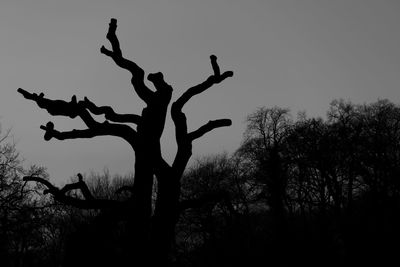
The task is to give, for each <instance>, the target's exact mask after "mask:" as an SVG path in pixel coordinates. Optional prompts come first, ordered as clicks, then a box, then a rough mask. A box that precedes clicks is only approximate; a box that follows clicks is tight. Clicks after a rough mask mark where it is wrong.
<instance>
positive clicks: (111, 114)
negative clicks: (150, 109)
mask: <svg viewBox="0 0 400 267" xmlns="http://www.w3.org/2000/svg"><path fill="white" fill-rule="evenodd" d="M83 104H84V105H85V107H86V108H87V109H88V110H89V111H90V112H91V113H93V114H95V115H104V116H105V118H106V119H107V120H110V121H113V122H121V123H135V124H138V123H139V122H140V116H139V115H136V114H118V113H116V112H115V111H114V110H113V109H112V108H111V107H110V106H101V107H98V106H96V104H94V103H93V102H92V101H90V100H89V99H88V98H87V97H85V98H84V101H83Z"/></svg>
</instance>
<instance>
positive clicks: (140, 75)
mask: <svg viewBox="0 0 400 267" xmlns="http://www.w3.org/2000/svg"><path fill="white" fill-rule="evenodd" d="M116 30H117V20H116V19H111V21H110V24H109V28H108V33H107V36H106V37H107V39H108V40H109V41H110V43H111V47H112V50H108V49H107V48H105V47H104V46H102V47H101V49H100V52H101V53H102V54H104V55H106V56H109V57H111V58H112V59H113V60H114V62H115V63H116V64H117V65H118V66H119V67H121V68H123V69H126V70H127V71H129V72H130V73H131V74H132V80H131V81H132V85H133V87H134V89H135V91H136V93H137V94H138V96H139V97H140V98H141V99H142V100H143V101H144V102H145V103H146V104H149V103H150V101H151V100H152V98H153V94H154V92H152V91H151V90H150V89H149V88H148V87H147V86H146V84H145V83H144V70H143V69H142V68H140V67H139V66H138V65H137V64H136V63H134V62H132V61H130V60H128V59H126V58H124V57H123V56H122V52H121V48H120V45H119V40H118V37H117V35H116V33H115V32H116Z"/></svg>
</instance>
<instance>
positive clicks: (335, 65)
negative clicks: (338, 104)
mask: <svg viewBox="0 0 400 267" xmlns="http://www.w3.org/2000/svg"><path fill="white" fill-rule="evenodd" d="M399 14H400V1H397V0H335V1H333V0H264V1H262V0H259V1H256V0H242V1H239V0H202V1H195V0H191V1H188V0H186V1H184V0H158V1H156V0H140V1H139V0H137V1H128V0H126V1H116V0H113V1H111V0H109V1H105V0H87V1H84V0H68V1H55V0H47V1H45V0H26V1H22V0H1V2H0V42H1V45H0V59H1V62H0V88H1V95H0V116H1V118H0V123H1V124H2V127H3V128H10V127H11V128H12V131H13V134H14V137H15V140H16V141H17V148H18V150H19V151H20V152H21V154H22V155H23V156H24V158H25V159H26V164H31V163H32V164H39V165H43V166H46V167H47V168H48V171H49V173H50V175H51V179H52V181H55V182H59V181H63V180H64V181H65V180H67V179H68V177H70V176H72V175H75V174H76V173H77V172H82V173H84V172H86V173H88V172H90V171H98V172H100V171H102V169H103V168H104V167H108V168H109V169H110V170H111V172H112V173H120V174H125V173H128V172H130V171H132V166H133V165H132V163H133V161H134V155H133V152H132V151H131V149H130V148H129V147H127V146H126V144H125V143H124V141H122V140H119V139H117V138H113V137H98V138H95V139H85V140H69V141H57V140H51V141H49V142H46V141H44V139H43V131H42V130H40V129H39V126H40V125H41V124H45V123H46V122H47V121H49V120H51V121H53V122H54V123H55V126H56V128H57V129H59V130H71V129H73V128H82V127H84V126H83V124H82V122H80V121H79V120H78V119H76V120H71V119H68V118H61V117H51V116H49V115H48V114H47V113H46V111H44V110H41V109H40V108H38V107H37V106H36V104H35V103H34V102H31V101H28V100H25V99H24V98H23V97H22V96H21V95H19V94H18V93H17V91H16V90H17V88H18V87H22V88H24V89H27V90H29V91H33V92H37V93H39V92H43V93H45V95H46V96H47V97H49V98H53V99H57V98H58V99H64V100H69V99H70V97H71V96H72V95H74V94H76V95H77V96H78V98H83V97H84V96H87V97H89V98H90V99H91V100H92V101H94V102H95V103H97V104H99V105H111V106H113V107H114V108H115V110H116V111H118V112H124V113H125V112H126V113H140V111H141V108H143V105H142V103H141V102H140V100H139V99H138V97H137V96H136V95H135V94H134V92H133V90H132V87H131V85H130V74H129V73H128V72H126V71H125V70H122V69H119V68H118V67H117V66H116V65H115V64H114V63H113V62H112V61H111V60H110V59H109V58H107V57H106V56H104V55H102V54H100V52H99V48H100V47H101V45H107V46H108V42H107V40H106V39H105V35H106V32H107V29H108V23H109V20H110V18H112V17H115V18H117V19H118V30H117V34H118V36H119V38H120V41H121V46H122V50H123V53H124V55H125V56H126V57H128V58H130V59H132V60H134V61H136V62H137V63H138V64H139V65H140V66H142V67H143V68H144V69H145V70H146V72H156V71H162V72H163V73H164V76H165V78H166V81H167V82H168V83H170V84H171V85H173V87H174V99H176V97H177V96H179V95H180V94H181V93H182V92H184V90H185V89H187V88H188V87H189V86H192V85H195V84H197V83H199V82H201V81H203V80H204V79H205V78H207V77H208V75H209V74H211V71H212V69H211V67H210V63H209V55H210V54H216V55H217V56H218V59H219V63H220V66H221V68H222V69H223V70H233V71H234V72H235V75H234V77H233V78H229V79H227V80H225V81H224V82H223V83H222V84H220V85H218V86H214V87H212V88H211V89H210V90H208V91H206V92H205V93H203V94H202V95H200V96H197V97H195V98H194V99H193V100H192V101H191V102H189V103H188V105H187V106H186V108H185V112H186V113H187V117H188V122H189V127H190V128H191V129H193V128H197V127H199V126H201V125H202V124H203V123H205V122H207V121H208V120H210V119H217V118H231V119H232V121H233V125H232V126H231V127H228V128H220V129H217V130H215V131H214V132H212V133H209V134H207V135H206V136H204V137H203V138H202V139H201V140H199V141H197V142H196V143H195V144H194V155H195V156H196V155H202V154H208V153H218V152H222V151H224V150H226V151H228V152H232V151H234V150H235V149H236V148H237V147H238V146H239V145H240V142H241V139H242V134H243V130H244V128H245V124H244V119H245V117H246V115H247V114H249V113H250V112H252V111H254V110H255V109H256V108H257V107H260V106H267V107H272V106H275V105H277V106H281V107H288V108H290V109H291V110H292V113H293V114H294V115H295V114H296V113H297V112H298V111H299V110H306V111H307V113H308V114H309V115H310V116H325V112H326V110H327V108H328V106H329V103H330V102H331V101H332V100H333V99H336V98H344V99H350V100H352V101H353V102H356V103H363V102H371V101H376V100H377V99H378V98H388V99H390V100H391V101H393V102H395V103H399V102H400V53H399V48H400V31H399V25H400V16H399ZM172 126H173V125H172V124H171V122H168V124H167V127H166V131H165V134H164V137H163V151H164V154H165V157H166V158H167V160H168V161H171V159H172V156H173V155H174V153H175V149H176V146H175V142H174V136H173V134H174V132H173V127H172Z"/></svg>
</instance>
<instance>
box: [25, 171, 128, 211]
mask: <svg viewBox="0 0 400 267" xmlns="http://www.w3.org/2000/svg"><path fill="white" fill-rule="evenodd" d="M80 179H81V178H80ZM23 180H24V181H27V182H37V183H41V184H43V185H45V186H46V187H47V189H46V190H45V191H44V192H43V193H44V194H48V193H50V194H52V195H53V196H54V199H55V200H56V201H58V202H61V203H63V204H66V205H71V206H74V207H76V208H81V209H104V208H115V207H117V206H118V205H120V204H121V203H119V202H118V201H115V200H108V199H94V198H93V197H92V196H91V194H90V192H89V194H90V196H89V195H88V192H85V191H86V189H87V186H86V184H85V183H84V182H83V181H81V180H80V181H78V182H77V183H74V184H70V185H66V186H64V187H63V188H62V189H61V190H60V189H59V188H57V187H55V186H54V185H52V184H51V183H50V182H49V181H47V180H46V179H43V178H41V177H36V176H25V177H24V178H23ZM73 189H81V191H82V194H83V196H84V197H85V198H86V197H88V198H86V199H79V198H75V197H71V196H68V195H65V193H67V192H68V191H70V190H73ZM87 190H89V189H87Z"/></svg>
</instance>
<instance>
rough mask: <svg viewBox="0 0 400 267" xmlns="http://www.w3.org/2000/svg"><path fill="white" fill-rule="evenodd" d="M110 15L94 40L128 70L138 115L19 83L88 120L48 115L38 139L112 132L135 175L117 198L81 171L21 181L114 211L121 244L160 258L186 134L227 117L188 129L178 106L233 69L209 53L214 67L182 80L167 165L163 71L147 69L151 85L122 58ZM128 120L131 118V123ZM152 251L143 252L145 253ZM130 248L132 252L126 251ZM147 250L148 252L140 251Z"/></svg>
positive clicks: (224, 122) (190, 137) (174, 211)
mask: <svg viewBox="0 0 400 267" xmlns="http://www.w3.org/2000/svg"><path fill="white" fill-rule="evenodd" d="M116 28H117V20H116V19H111V22H110V24H109V28H108V33H107V39H108V40H109V42H110V43H111V49H107V48H105V47H104V46H102V47H101V53H102V54H104V55H106V56H108V57H110V58H111V59H112V60H113V61H114V62H115V63H116V64H117V66H119V67H120V68H122V69H125V70H127V71H129V72H130V73H131V74H132V79H131V83H132V85H133V88H134V90H135V92H136V94H137V95H138V96H139V98H140V99H141V100H143V102H144V103H145V104H146V107H145V108H143V110H142V113H141V115H137V114H119V113H117V112H115V111H114V109H113V108H111V107H109V106H97V105H96V104H95V103H93V102H92V101H90V100H89V99H88V98H86V97H85V98H84V99H83V100H80V101H78V100H77V98H76V96H73V97H72V99H71V101H69V102H67V101H64V100H51V99H48V98H45V97H44V94H43V93H40V94H39V95H38V94H36V93H30V92H28V91H25V90H24V89H21V88H20V89H18V92H19V93H21V94H22V95H23V96H24V97H25V98H26V99H29V100H32V101H34V102H36V104H37V105H38V106H39V107H40V108H42V109H45V110H47V112H48V113H49V114H51V115H53V116H66V117H70V118H76V117H79V118H80V119H81V120H82V121H83V122H84V123H85V125H86V126H87V128H86V129H79V130H76V129H74V130H71V131H58V130H56V129H55V127H54V124H53V123H52V122H48V123H47V124H46V125H43V126H41V127H40V128H41V129H43V130H44V131H45V134H44V139H45V140H50V139H52V138H55V139H58V140H66V139H77V138H93V137H96V136H105V135H108V136H116V137H120V138H122V139H124V140H125V141H126V142H127V143H128V144H129V145H130V146H131V147H132V149H133V150H134V151H135V164H134V169H135V176H134V183H133V186H131V187H124V188H121V190H128V191H129V192H130V193H131V197H130V198H129V199H128V200H127V201H124V202H121V201H117V200H110V199H97V198H95V197H94V196H93V195H92V193H91V192H90V190H89V189H88V186H87V185H86V183H85V182H84V180H83V179H82V178H80V179H79V180H78V182H76V183H71V184H67V185H65V186H64V187H63V188H61V189H60V188H57V187H55V186H53V185H52V184H51V183H49V182H48V181H47V180H45V179H42V178H41V177H36V176H35V177H33V176H30V177H25V181H35V182H38V183H42V184H44V185H45V186H46V187H47V188H48V189H47V191H46V192H48V193H50V194H52V195H53V196H54V198H55V200H57V201H60V202H62V203H65V204H68V205H72V206H75V207H78V208H83V209H102V210H108V211H110V210H111V211H112V214H113V217H114V218H121V219H124V220H126V221H127V225H128V227H127V233H126V235H125V236H126V237H127V238H126V239H127V242H126V244H129V245H128V246H129V249H127V250H126V251H125V253H126V257H129V259H130V261H131V262H133V261H135V262H136V261H139V260H147V262H149V261H151V260H152V261H154V262H158V263H161V262H165V261H166V259H167V257H168V253H169V249H170V244H171V242H172V240H173V238H174V228H175V225H176V222H177V219H178V216H179V208H178V207H179V196H180V179H181V177H182V174H183V172H184V170H185V167H186V165H187V163H188V161H189V159H190V157H191V154H192V142H193V141H194V140H196V139H198V138H200V137H201V136H203V135H204V134H206V133H208V132H210V131H212V130H214V129H216V128H219V127H223V126H229V125H231V120H229V119H218V120H213V121H209V122H208V123H206V124H204V125H203V126H201V127H200V128H198V129H197V130H194V131H189V130H188V127H187V122H186V115H185V113H184V112H183V111H182V109H183V107H184V105H185V104H186V103H187V102H188V101H189V100H190V99H191V98H192V97H193V96H195V95H197V94H200V93H202V92H204V91H205V90H207V89H209V88H210V87H211V86H213V85H215V84H219V83H220V82H222V81H224V80H225V79H226V78H228V77H231V76H232V75H233V72H232V71H226V72H221V71H220V68H219V65H218V63H217V58H216V56H214V55H212V56H211V57H210V59H211V65H212V69H213V74H211V75H210V76H209V77H208V78H207V79H206V80H205V81H204V82H202V83H200V84H198V85H195V86H193V87H191V88H189V89H188V90H187V91H186V92H184V93H183V94H182V95H181V96H180V97H179V98H178V99H177V100H176V101H175V102H174V103H173V104H172V107H171V117H172V120H173V122H174V124H175V136H176V142H177V146H178V149H177V153H176V156H175V159H174V161H173V163H172V165H170V164H168V163H167V162H166V161H165V160H164V159H163V157H162V155H161V148H160V137H161V135H162V133H163V129H164V124H165V119H166V114H167V110H168V105H169V103H170V101H171V97H172V91H173V89H172V87H171V86H170V85H169V84H168V83H167V82H166V81H165V80H164V77H163V74H162V73H161V72H158V73H150V74H149V75H148V76H147V80H148V81H150V82H151V83H152V84H153V86H154V89H155V91H153V90H151V89H150V88H149V87H148V86H147V85H146V83H145V71H144V70H143V69H142V68H141V67H139V66H138V65H137V64H136V63H135V62H133V61H131V60H128V59H126V58H125V57H124V56H123V55H122V52H121V48H120V44H119V40H118V38H117V35H116ZM93 115H104V116H105V119H106V120H105V121H104V122H99V121H97V120H96V119H95V118H94V117H93ZM128 124H136V125H137V127H136V129H133V128H132V127H131V126H129V125H128ZM154 175H155V176H156V178H157V199H156V204H155V208H154V210H153V209H152V192H153V185H154V183H153V176H154ZM71 190H80V191H81V193H82V196H83V197H74V196H72V195H71V194H69V192H70V191H71ZM150 254H151V255H152V256H151V257H149V255H150ZM133 255H134V257H133ZM146 257H148V258H146Z"/></svg>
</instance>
